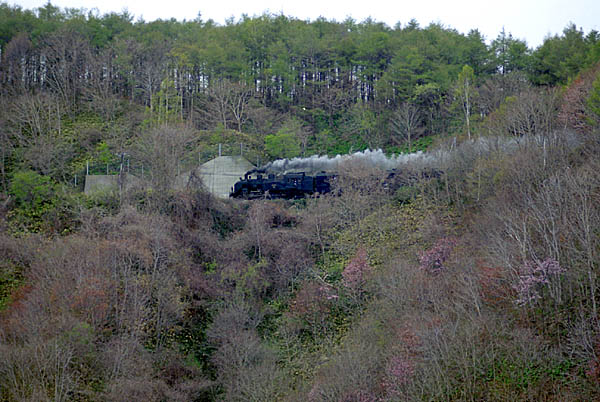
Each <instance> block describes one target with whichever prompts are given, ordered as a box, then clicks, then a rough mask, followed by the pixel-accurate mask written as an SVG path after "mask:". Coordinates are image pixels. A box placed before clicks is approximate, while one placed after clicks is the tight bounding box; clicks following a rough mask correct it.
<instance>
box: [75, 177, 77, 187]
mask: <svg viewBox="0 0 600 402" xmlns="http://www.w3.org/2000/svg"><path fill="white" fill-rule="evenodd" d="M75 187H77V175H75Z"/></svg>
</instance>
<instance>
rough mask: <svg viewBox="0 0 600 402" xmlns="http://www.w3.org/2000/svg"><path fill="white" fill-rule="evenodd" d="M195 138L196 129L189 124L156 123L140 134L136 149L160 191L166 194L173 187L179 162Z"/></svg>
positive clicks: (153, 183)
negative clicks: (187, 125) (161, 124)
mask: <svg viewBox="0 0 600 402" xmlns="http://www.w3.org/2000/svg"><path fill="white" fill-rule="evenodd" d="M194 140H195V133H194V131H193V130H191V129H190V128H188V127H186V126H160V127H155V128H152V129H150V130H148V131H144V132H142V133H141V134H140V135H139V136H138V138H137V141H136V145H135V148H134V150H133V152H134V154H135V155H136V157H137V158H138V159H139V160H140V161H142V163H143V164H144V166H147V167H148V169H149V174H150V181H151V184H152V187H153V188H154V190H155V191H156V192H157V194H163V195H165V194H166V193H167V192H168V190H170V189H171V188H172V187H173V185H174V183H175V177H176V176H177V174H178V167H179V163H180V161H181V160H182V159H183V157H184V155H185V154H186V152H187V151H189V150H190V148H191V146H192V144H193V142H194Z"/></svg>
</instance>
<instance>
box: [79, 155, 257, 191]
mask: <svg viewBox="0 0 600 402" xmlns="http://www.w3.org/2000/svg"><path fill="white" fill-rule="evenodd" d="M233 155H242V156H244V157H246V159H248V161H249V162H250V163H252V164H253V165H255V166H260V165H261V163H264V162H265V161H266V158H265V157H264V155H263V154H262V153H261V152H259V151H257V150H256V149H253V148H251V147H248V146H246V145H244V144H218V145H213V146H210V147H204V148H202V149H201V150H194V151H190V152H188V153H186V155H184V157H183V158H182V159H180V160H179V163H178V167H177V174H178V175H179V174H181V173H184V172H188V171H190V170H192V169H195V168H197V167H198V166H200V165H202V164H204V163H206V162H208V161H209V160H211V159H214V158H216V157H218V156H233ZM121 172H126V173H129V174H132V175H134V176H136V177H139V178H150V177H151V171H150V167H149V166H147V165H146V166H144V164H143V162H141V161H140V160H138V159H136V158H134V157H133V156H131V155H129V154H128V153H124V154H122V155H114V158H113V159H112V160H111V161H109V162H104V161H97V160H96V161H95V160H89V161H87V162H86V165H85V168H83V169H80V170H78V171H77V172H75V173H74V174H73V176H72V177H71V178H69V182H70V183H71V185H72V186H74V187H76V188H78V189H79V190H81V191H83V190H84V186H85V176H86V175H118V174H120V173H121Z"/></svg>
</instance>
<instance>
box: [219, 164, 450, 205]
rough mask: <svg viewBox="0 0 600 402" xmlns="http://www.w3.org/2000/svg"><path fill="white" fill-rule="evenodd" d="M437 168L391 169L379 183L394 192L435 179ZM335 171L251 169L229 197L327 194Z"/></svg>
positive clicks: (437, 172) (280, 196)
mask: <svg viewBox="0 0 600 402" xmlns="http://www.w3.org/2000/svg"><path fill="white" fill-rule="evenodd" d="M440 175H441V172H440V171H439V170H435V169H428V170H422V171H418V172H414V171H402V170H400V169H390V170H387V171H386V176H385V178H384V180H383V182H382V183H381V185H382V186H383V188H384V189H385V190H386V191H388V192H390V193H394V192H395V191H396V190H397V189H399V188H400V187H405V186H412V185H415V184H416V183H417V182H419V181H421V180H428V179H438V178H439V177H440ZM337 177H338V176H337V174H334V173H327V172H320V173H317V174H315V175H314V176H311V175H309V174H306V173H305V172H299V173H285V174H282V175H275V174H273V173H268V174H267V172H266V171H264V170H257V169H255V170H251V171H249V172H246V174H245V175H244V178H243V179H242V178H240V180H239V181H238V182H237V183H235V185H234V187H233V188H232V189H231V192H230V193H229V197H232V198H242V199H256V198H285V199H296V198H304V197H306V196H311V195H320V194H327V193H330V192H331V191H332V190H333V188H332V187H333V184H334V182H335V181H336V179H337ZM335 191H336V194H338V195H339V194H341V192H342V189H340V188H337V189H336V190H335Z"/></svg>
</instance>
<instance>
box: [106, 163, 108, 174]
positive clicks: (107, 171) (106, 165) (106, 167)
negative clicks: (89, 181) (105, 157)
mask: <svg viewBox="0 0 600 402" xmlns="http://www.w3.org/2000/svg"><path fill="white" fill-rule="evenodd" d="M106 175H107V176H108V162H107V163H106Z"/></svg>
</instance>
